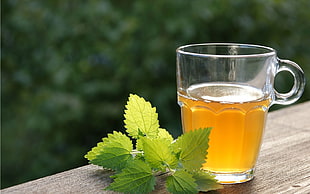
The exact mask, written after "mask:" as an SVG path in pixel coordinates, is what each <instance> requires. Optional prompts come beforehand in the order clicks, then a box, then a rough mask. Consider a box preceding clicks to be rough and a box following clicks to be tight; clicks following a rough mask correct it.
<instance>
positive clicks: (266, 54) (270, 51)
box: [176, 43, 276, 58]
mask: <svg viewBox="0 0 310 194" xmlns="http://www.w3.org/2000/svg"><path fill="white" fill-rule="evenodd" d="M197 46H202V47H208V46H226V47H229V46H237V47H242V48H249V49H254V48H256V49H263V50H265V52H262V53H252V54H251V53H250V54H235V55H228V54H211V53H210V54H209V53H198V52H193V51H185V50H184V49H186V48H191V47H197ZM176 52H177V53H180V54H183V55H192V56H196V57H217V58H247V57H269V56H272V55H276V50H275V49H273V48H271V47H267V46H261V45H255V44H242V43H199V44H187V45H183V46H180V47H178V48H177V49H176Z"/></svg>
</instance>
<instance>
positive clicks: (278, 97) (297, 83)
mask: <svg viewBox="0 0 310 194" xmlns="http://www.w3.org/2000/svg"><path fill="white" fill-rule="evenodd" d="M278 62H279V68H278V70H277V72H276V73H277V74H278V73H280V72H281V71H288V72H289V73H291V74H292V75H293V77H294V85H293V87H292V89H291V91H289V92H287V93H279V92H278V91H276V90H275V89H274V92H275V101H274V103H275V104H282V105H288V104H292V103H294V102H296V101H297V100H298V99H299V98H300V97H301V95H302V93H303V91H304V88H305V85H306V79H305V76H304V72H303V71H302V69H301V68H300V67H299V66H298V65H297V64H296V63H294V62H292V61H290V60H283V59H278Z"/></svg>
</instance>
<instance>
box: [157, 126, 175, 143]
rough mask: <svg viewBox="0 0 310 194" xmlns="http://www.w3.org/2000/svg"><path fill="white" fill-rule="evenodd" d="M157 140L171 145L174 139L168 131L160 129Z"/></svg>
mask: <svg viewBox="0 0 310 194" xmlns="http://www.w3.org/2000/svg"><path fill="white" fill-rule="evenodd" d="M156 138H160V139H165V140H167V141H168V142H170V143H171V142H172V141H173V137H172V136H171V135H170V133H169V132H168V131H167V130H166V129H162V128H159V129H158V134H157V137H156Z"/></svg>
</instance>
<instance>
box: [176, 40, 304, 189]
mask: <svg viewBox="0 0 310 194" xmlns="http://www.w3.org/2000/svg"><path fill="white" fill-rule="evenodd" d="M176 52H177V94H178V104H179V105H180V107H181V117H182V128H183V132H187V131H190V130H195V129H199V128H205V127H212V128H213V129H212V130H211V133H210V136H209V149H208V155H207V159H206V163H204V164H203V166H202V169H204V170H207V171H209V172H211V173H212V174H214V175H215V176H216V179H218V180H219V182H220V183H222V184H232V183H242V182H246V181H249V180H251V179H252V178H253V177H254V167H255V163H256V160H257V157H258V153H259V150H260V146H261V142H262V136H263V131H264V127H265V123H266V115H267V112H268V109H269V107H270V106H271V105H272V104H283V105H287V104H291V103H293V102H295V101H297V100H298V99H299V98H300V96H301V95H302V93H303V90H304V87H305V78H304V74H303V71H302V69H301V68H300V67H299V66H298V65H297V64H296V63H294V62H292V61H288V60H281V59H278V58H277V55H276V51H275V50H274V49H272V48H269V47H265V46H258V45H248V44H234V43H209V44H193V45H186V46H181V47H179V48H178V49H177V50H176ZM281 71H288V72H290V73H291V74H292V75H293V77H294V85H293V87H292V89H291V91H289V92H288V93H279V92H277V91H276V90H275V89H274V78H275V75H276V74H277V73H279V72H281Z"/></svg>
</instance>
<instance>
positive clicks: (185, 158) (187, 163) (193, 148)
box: [171, 128, 211, 170]
mask: <svg viewBox="0 0 310 194" xmlns="http://www.w3.org/2000/svg"><path fill="white" fill-rule="evenodd" d="M210 130H211V128H204V129H197V130H194V131H190V132H187V133H184V134H183V135H181V136H180V137H179V138H178V139H177V140H176V142H175V143H173V144H172V145H171V147H172V150H173V152H174V153H175V154H176V155H177V156H178V157H179V160H180V163H181V166H183V167H184V168H186V169H189V170H198V169H200V168H201V166H202V164H203V163H204V162H205V159H206V155H207V153H208V152H207V149H208V147H209V144H208V143H209V134H210Z"/></svg>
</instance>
